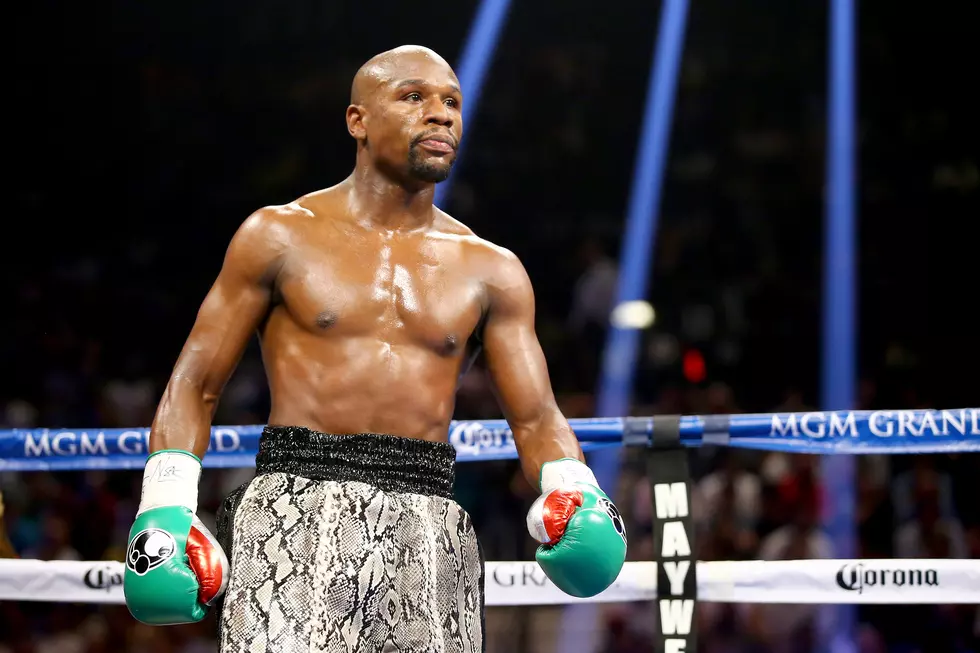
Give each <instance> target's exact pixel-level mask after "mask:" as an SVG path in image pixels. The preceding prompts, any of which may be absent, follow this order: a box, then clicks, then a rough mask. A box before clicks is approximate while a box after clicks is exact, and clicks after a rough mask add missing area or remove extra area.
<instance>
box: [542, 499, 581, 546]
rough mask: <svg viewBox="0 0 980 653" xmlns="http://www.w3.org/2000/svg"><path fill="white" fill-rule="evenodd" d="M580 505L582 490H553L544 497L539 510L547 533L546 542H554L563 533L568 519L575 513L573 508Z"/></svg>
mask: <svg viewBox="0 0 980 653" xmlns="http://www.w3.org/2000/svg"><path fill="white" fill-rule="evenodd" d="M581 505H582V492H581V491H580V490H553V491H552V492H551V493H550V494H548V496H547V497H545V499H544V506H543V507H542V510H541V518H542V520H543V521H544V528H545V531H547V533H548V538H549V540H548V544H549V545H552V544H556V543H557V542H558V540H560V539H561V537H562V535H564V534H565V528H566V527H567V526H568V520H569V519H571V518H572V515H573V514H575V510H576V509H577V508H579V507H580V506H581Z"/></svg>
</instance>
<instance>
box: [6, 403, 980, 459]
mask: <svg viewBox="0 0 980 653" xmlns="http://www.w3.org/2000/svg"><path fill="white" fill-rule="evenodd" d="M569 422H570V424H571V426H572V428H573V429H574V431H575V433H576V435H578V437H579V440H580V441H581V442H582V447H583V449H585V450H586V451H595V450H598V449H604V448H609V447H618V446H622V445H623V444H626V445H643V444H644V443H646V442H648V441H649V438H650V436H651V435H652V433H653V428H654V424H655V418H653V417H630V418H623V417H602V418H593V419H573V420H569ZM262 428H263V427H262V426H215V427H213V428H212V429H211V443H210V446H209V449H208V455H207V456H205V458H204V466H205V467H212V468H232V467H253V466H254V465H255V454H256V452H257V451H258V443H259V437H260V436H261V434H262ZM149 434H150V430H149V429H148V428H131V429H118V428H117V429H98V428H94V429H84V428H81V429H67V428H66V429H6V430H0V471H42V470H64V471H67V470H85V469H137V468H141V467H142V466H143V464H144V462H145V461H146V454H147V450H148V445H147V443H148V442H149ZM449 441H450V442H451V443H452V444H453V445H454V446H455V447H456V452H457V460H459V461H460V462H471V461H481V460H501V459H512V458H516V457H517V450H516V448H515V447H514V440H513V435H512V434H511V431H510V428H509V427H508V425H507V422H506V421H504V420H499V419H498V420H482V421H454V422H452V423H451V425H450V429H449ZM681 444H683V445H684V446H687V447H700V446H702V445H705V444H715V445H722V446H730V447H738V448H743V449H756V450H767V451H785V452H791V453H811V454H872V453H886V454H915V453H953V452H975V451H980V408H956V409H947V410H880V411H814V412H808V413H757V414H747V415H700V416H698V415H695V416H684V417H681Z"/></svg>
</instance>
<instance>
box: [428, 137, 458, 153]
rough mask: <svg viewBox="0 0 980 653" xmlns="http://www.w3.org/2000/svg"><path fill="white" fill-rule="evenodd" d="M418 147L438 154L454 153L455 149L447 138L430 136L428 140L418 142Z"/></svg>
mask: <svg viewBox="0 0 980 653" xmlns="http://www.w3.org/2000/svg"><path fill="white" fill-rule="evenodd" d="M419 145H421V146H422V147H424V148H425V149H427V150H429V151H430V152H436V153H439V154H449V153H450V152H454V151H455V150H456V147H455V146H454V145H453V143H452V142H451V141H450V140H449V138H448V137H447V136H430V137H429V138H426V139H424V140H421V141H419Z"/></svg>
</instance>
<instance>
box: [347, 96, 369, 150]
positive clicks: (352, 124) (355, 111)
mask: <svg viewBox="0 0 980 653" xmlns="http://www.w3.org/2000/svg"><path fill="white" fill-rule="evenodd" d="M365 113H366V112H365V111H364V107H363V106H361V105H359V104H352V105H350V106H349V107H347V131H348V132H349V133H350V135H351V136H353V137H354V138H355V139H356V140H359V141H361V140H364V139H365V138H367V130H366V129H365V126H364V119H365V117H366V116H365Z"/></svg>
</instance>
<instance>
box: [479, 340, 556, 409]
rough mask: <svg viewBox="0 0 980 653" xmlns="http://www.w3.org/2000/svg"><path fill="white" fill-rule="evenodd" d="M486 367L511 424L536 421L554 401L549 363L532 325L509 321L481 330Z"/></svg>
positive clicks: (552, 405) (550, 407)
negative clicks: (483, 331) (482, 331)
mask: <svg viewBox="0 0 980 653" xmlns="http://www.w3.org/2000/svg"><path fill="white" fill-rule="evenodd" d="M484 346H485V350H486V358H487V368H488V370H489V372H490V378H491V380H492V382H493V386H494V389H495V390H496V393H497V397H498V400H499V402H500V407H501V410H502V411H503V412H504V416H505V417H506V418H507V420H508V421H509V422H510V423H511V425H512V426H515V427H518V426H520V425H523V424H528V423H532V422H535V421H537V420H539V419H541V418H542V416H544V415H545V414H547V413H548V412H549V411H550V410H551V409H552V408H553V407H554V405H555V399H554V395H553V393H552V390H551V380H550V379H549V377H548V366H547V363H546V361H545V358H544V353H543V352H542V351H541V345H540V344H539V343H538V339H537V336H536V335H535V334H534V330H533V328H531V327H530V326H526V325H523V324H518V323H513V322H508V323H504V324H500V325H493V326H491V325H488V326H487V329H486V331H485V333H484Z"/></svg>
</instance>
